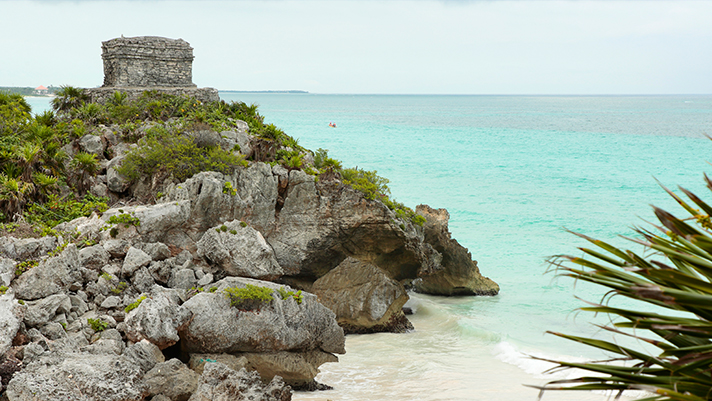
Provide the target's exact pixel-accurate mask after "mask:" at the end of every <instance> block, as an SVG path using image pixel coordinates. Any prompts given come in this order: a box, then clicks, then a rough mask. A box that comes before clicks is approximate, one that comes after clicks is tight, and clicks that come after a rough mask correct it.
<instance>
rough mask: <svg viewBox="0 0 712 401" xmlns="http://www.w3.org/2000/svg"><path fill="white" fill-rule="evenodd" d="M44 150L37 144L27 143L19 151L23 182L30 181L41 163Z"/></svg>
mask: <svg viewBox="0 0 712 401" xmlns="http://www.w3.org/2000/svg"><path fill="white" fill-rule="evenodd" d="M41 154H42V148H41V147H40V145H38V144H37V143H25V144H24V145H22V146H20V147H19V148H18V149H17V157H18V161H19V166H20V168H21V169H22V180H23V181H30V179H31V177H32V173H34V172H35V169H36V168H37V165H38V164H39V162H40V156H41Z"/></svg>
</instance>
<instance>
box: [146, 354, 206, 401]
mask: <svg viewBox="0 0 712 401" xmlns="http://www.w3.org/2000/svg"><path fill="white" fill-rule="evenodd" d="M199 378H200V375H198V374H197V373H195V372H194V371H192V370H191V369H189V368H188V367H187V366H185V365H184V364H183V362H181V361H179V360H178V359H171V360H169V361H166V362H163V363H158V364H156V365H155V366H154V367H153V369H151V370H149V371H148V373H146V375H145V376H144V377H143V384H144V385H145V386H146V390H147V392H148V395H149V396H151V397H155V396H157V395H163V396H165V397H167V398H168V399H169V400H171V401H187V400H188V398H190V396H191V395H193V393H194V392H195V390H196V389H197V388H198V379H199Z"/></svg>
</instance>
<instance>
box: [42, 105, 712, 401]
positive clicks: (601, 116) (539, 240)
mask: <svg viewBox="0 0 712 401" xmlns="http://www.w3.org/2000/svg"><path fill="white" fill-rule="evenodd" d="M221 97H222V98H223V99H224V100H227V101H230V100H241V101H244V102H247V103H257V104H259V105H260V112H261V113H262V114H263V115H264V116H266V121H267V122H269V123H274V124H275V125H277V126H278V127H280V128H282V129H283V130H284V131H285V132H287V133H288V134H289V135H291V136H293V137H295V138H298V139H299V143H300V144H301V145H302V146H304V147H306V148H309V149H317V148H325V149H328V150H329V154H330V155H331V156H332V157H335V158H337V159H339V160H342V161H343V163H344V166H346V167H350V166H358V167H360V168H364V169H369V170H377V171H378V173H379V174H380V175H382V176H385V177H387V178H388V179H389V180H390V184H389V186H390V188H391V192H392V195H393V197H394V198H396V199H397V200H398V201H400V202H403V203H405V204H406V205H408V206H411V207H415V205H417V204H420V203H425V204H428V205H430V206H432V207H436V208H447V209H448V211H449V212H450V231H451V232H452V234H453V237H454V238H456V239H457V240H458V241H459V242H460V243H461V244H462V245H464V246H465V247H467V248H468V249H469V250H470V252H471V253H472V257H473V259H475V260H477V261H478V264H479V267H480V270H481V272H482V274H483V275H485V276H488V277H490V278H492V279H493V280H495V281H496V282H497V283H499V285H500V287H501V292H500V294H499V295H497V296H495V297H452V298H445V297H434V296H427V295H421V294H412V299H411V304H412V306H413V307H414V309H415V311H416V313H415V314H414V315H413V316H411V317H410V318H411V321H412V322H413V324H414V326H415V331H414V332H412V333H407V334H371V335H352V336H348V337H347V340H346V350H347V353H346V354H345V355H343V356H340V362H339V363H333V364H325V365H323V366H322V367H321V372H322V373H320V375H319V376H318V377H317V380H319V381H320V382H323V383H326V384H329V385H331V386H333V387H334V390H331V391H325V392H314V393H297V394H296V395H295V397H294V399H295V400H334V401H336V400H344V401H346V400H354V401H355V400H359V401H362V400H374V401H375V400H433V401H434V400H483V401H485V400H503V401H509V400H511V401H515V400H516V401H519V400H536V399H537V395H538V390H536V389H532V388H530V387H527V386H526V385H540V384H543V383H545V382H547V381H550V380H556V379H563V378H567V377H574V376H575V373H576V372H570V371H565V372H558V373H555V374H544V371H546V370H547V369H548V368H550V367H551V366H552V365H550V364H547V363H545V362H541V361H536V360H533V359H531V358H530V357H529V355H535V356H540V357H544V358H553V359H567V360H584V359H589V358H594V359H602V358H606V357H607V355H604V354H602V353H598V352H597V351H595V350H590V349H588V348H586V347H582V346H579V345H577V344H574V343H570V342H567V341H565V340H562V339H559V338H557V337H555V336H553V335H547V334H545V332H546V331H547V330H551V331H559V332H564V333H569V334H579V335H589V336H591V335H595V336H598V337H600V338H605V337H606V334H605V333H601V332H600V330H599V329H597V328H596V327H594V326H593V323H606V322H607V319H606V317H604V316H598V317H594V316H591V315H588V314H579V313H576V311H575V310H576V308H577V307H580V306H583V301H581V300H578V299H576V297H580V298H582V299H584V300H587V301H594V302H595V301H598V300H600V299H601V297H602V296H603V294H604V292H603V291H602V290H601V289H599V288H596V287H594V286H590V285H585V283H574V282H573V281H572V280H571V279H567V278H557V277H556V275H555V274H553V273H546V271H547V269H548V265H547V263H546V259H547V257H549V256H551V255H556V254H573V255H579V254H581V252H580V251H578V250H577V249H576V247H577V246H582V245H585V243H584V242H583V241H582V240H580V239H579V238H577V237H575V236H573V235H572V234H569V233H567V232H566V231H565V229H569V230H572V231H576V232H581V233H584V234H587V235H590V236H593V237H597V238H600V239H603V240H606V241H609V242H612V243H614V244H617V245H626V246H629V247H631V249H634V250H639V248H637V247H636V246H635V245H634V244H632V243H631V244H629V243H628V241H626V240H625V239H623V238H621V237H620V236H619V235H621V234H622V235H630V234H631V233H632V230H631V227H632V226H636V225H641V226H645V225H646V224H647V223H646V220H647V221H653V220H654V216H653V214H652V212H651V208H650V205H651V204H652V205H656V206H659V207H663V208H665V209H667V210H669V211H671V212H675V213H677V212H679V211H680V208H679V207H678V206H677V205H676V204H675V202H674V201H673V200H672V199H671V198H670V197H669V196H668V195H667V194H666V193H665V192H664V191H663V190H662V189H661V187H660V186H659V184H658V181H659V182H660V183H662V184H664V185H666V186H668V187H670V188H674V187H676V186H677V185H682V186H684V187H686V188H688V189H690V190H692V191H693V192H696V193H697V194H699V195H701V196H702V197H703V198H706V199H710V196H709V193H708V190H707V189H706V188H705V187H704V183H703V180H702V174H703V172H705V171H707V172H710V170H712V168H710V166H709V164H708V161H712V157H710V155H712V152H711V151H712V142H710V140H709V139H707V138H706V137H705V134H707V133H709V134H712V96H427V95H422V96H415V95H413V96H398V95H373V96H372V95H316V94H241V93H221ZM28 100H29V101H30V104H31V105H32V106H33V110H34V111H42V110H43V109H45V108H47V100H46V99H42V98H29V99H28ZM332 121H333V122H335V123H336V124H337V128H330V127H329V126H328V123H329V122H332ZM656 180H657V181H656ZM613 302H614V304H615V303H616V302H623V303H624V304H625V305H627V306H630V305H631V304H630V303H629V302H628V303H626V302H625V301H624V300H616V299H614V300H613ZM636 346H640V345H639V344H636ZM629 396H631V397H634V396H636V395H635V394H629ZM606 398H607V396H606V395H602V394H588V393H568V392H547V393H546V394H544V398H543V399H544V400H602V399H606Z"/></svg>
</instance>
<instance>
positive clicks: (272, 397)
mask: <svg viewBox="0 0 712 401" xmlns="http://www.w3.org/2000/svg"><path fill="white" fill-rule="evenodd" d="M291 399H292V392H291V391H290V389H289V386H286V385H285V384H284V382H283V381H282V380H281V379H280V378H279V377H275V378H274V379H272V381H270V382H269V384H267V385H263V384H262V381H261V380H260V375H259V374H257V373H248V372H247V371H246V370H245V369H242V370H240V371H235V370H232V369H230V368H229V367H227V366H225V365H223V364H222V363H220V362H214V363H209V364H207V366H206V367H205V370H204V371H203V374H202V376H200V381H199V382H198V389H197V390H196V391H195V393H194V394H193V395H192V396H191V397H190V399H189V401H243V400H244V401H247V400H250V401H290V400H291Z"/></svg>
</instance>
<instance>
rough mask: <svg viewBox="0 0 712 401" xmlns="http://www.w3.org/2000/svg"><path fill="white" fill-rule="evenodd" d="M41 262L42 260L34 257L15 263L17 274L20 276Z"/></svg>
mask: <svg viewBox="0 0 712 401" xmlns="http://www.w3.org/2000/svg"><path fill="white" fill-rule="evenodd" d="M39 264H40V262H39V261H37V260H34V259H29V260H26V261H24V262H20V263H18V264H17V265H15V275H16V276H20V275H22V273H24V272H26V271H28V270H30V269H32V268H33V267H36V266H37V265H39Z"/></svg>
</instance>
